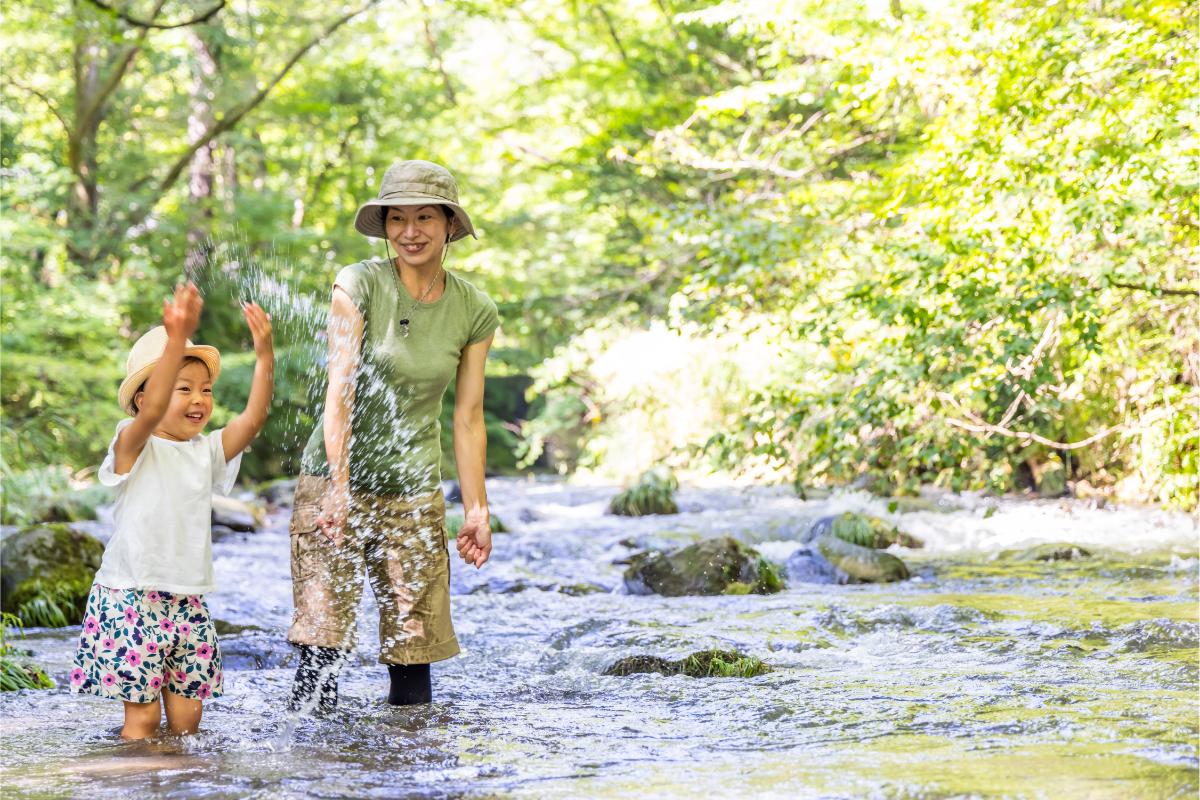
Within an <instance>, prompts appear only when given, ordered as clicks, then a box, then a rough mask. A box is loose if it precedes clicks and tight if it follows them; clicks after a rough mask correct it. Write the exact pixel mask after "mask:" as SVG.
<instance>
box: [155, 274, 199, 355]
mask: <svg viewBox="0 0 1200 800" xmlns="http://www.w3.org/2000/svg"><path fill="white" fill-rule="evenodd" d="M202 310H204V298H203V297H201V296H200V290H199V289H197V288H196V284H194V283H192V282H191V281H188V283H187V285H186V286H184V285H183V284H182V283H177V284H175V297H174V298H165V299H164V300H163V327H164V328H166V329H167V338H168V339H175V340H177V341H179V340H183V339H190V338H191V337H192V334H193V333H195V332H196V328H197V327H198V326H199V325H200V312H201V311H202Z"/></svg>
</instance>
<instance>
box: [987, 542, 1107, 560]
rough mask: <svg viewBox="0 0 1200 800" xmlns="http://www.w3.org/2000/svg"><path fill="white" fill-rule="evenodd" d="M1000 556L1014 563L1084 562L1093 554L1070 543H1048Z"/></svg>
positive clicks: (1008, 551) (1006, 552)
mask: <svg viewBox="0 0 1200 800" xmlns="http://www.w3.org/2000/svg"><path fill="white" fill-rule="evenodd" d="M1000 556H1001V558H1007V559H1010V560H1012V561H1082V560H1084V559H1085V558H1091V556H1092V553H1091V551H1090V550H1086V549H1084V548H1082V547H1080V546H1079V545H1075V544H1070V543H1068V542H1047V543H1046V544H1039V545H1037V546H1035V547H1030V548H1027V549H1025V550H1006V551H1004V552H1003V553H1001V554H1000Z"/></svg>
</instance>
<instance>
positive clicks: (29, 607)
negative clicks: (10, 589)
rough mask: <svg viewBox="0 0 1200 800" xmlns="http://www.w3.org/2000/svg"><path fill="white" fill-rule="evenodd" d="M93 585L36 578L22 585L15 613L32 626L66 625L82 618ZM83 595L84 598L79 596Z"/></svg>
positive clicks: (59, 626) (60, 626) (23, 621)
mask: <svg viewBox="0 0 1200 800" xmlns="http://www.w3.org/2000/svg"><path fill="white" fill-rule="evenodd" d="M89 588H90V585H84V584H83V583H74V584H72V583H47V582H45V581H39V580H34V581H30V582H28V583H26V584H22V586H21V594H22V597H24V598H27V599H24V600H22V601H21V603H20V604H19V605H18V606H17V610H16V614H15V616H16V617H17V618H18V619H19V620H21V622H22V623H23V624H25V625H28V626H30V627H33V628H65V627H67V626H68V625H74V624H75V623H76V622H77V621H78V620H80V619H82V618H83V612H84V610H85V609H86V606H87V594H88V590H89ZM81 597H82V600H81V599H80V598H81Z"/></svg>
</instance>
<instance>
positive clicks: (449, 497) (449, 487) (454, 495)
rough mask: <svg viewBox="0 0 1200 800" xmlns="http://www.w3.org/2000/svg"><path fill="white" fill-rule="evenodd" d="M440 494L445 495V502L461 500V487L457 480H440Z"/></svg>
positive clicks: (458, 501)
mask: <svg viewBox="0 0 1200 800" xmlns="http://www.w3.org/2000/svg"><path fill="white" fill-rule="evenodd" d="M442 494H444V495H445V496H446V502H447V503H461V502H462V489H461V488H460V487H459V485H458V481H442Z"/></svg>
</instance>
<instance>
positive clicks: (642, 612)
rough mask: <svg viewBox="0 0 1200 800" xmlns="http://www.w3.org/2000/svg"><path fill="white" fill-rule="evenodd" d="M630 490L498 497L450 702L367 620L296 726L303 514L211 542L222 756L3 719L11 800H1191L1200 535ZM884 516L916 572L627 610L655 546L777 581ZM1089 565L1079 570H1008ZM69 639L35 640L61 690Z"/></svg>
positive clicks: (22, 707) (473, 578)
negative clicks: (803, 553)
mask: <svg viewBox="0 0 1200 800" xmlns="http://www.w3.org/2000/svg"><path fill="white" fill-rule="evenodd" d="M613 492H614V489H613V488H612V487H600V486H590V487H586V486H585V487H581V486H571V485H567V484H563V483H559V482H552V481H525V480H519V479H498V480H492V481H489V495H490V498H491V500H492V504H493V509H494V511H496V513H497V514H498V515H499V516H500V517H501V518H502V520H503V521H504V522H505V523H506V524H507V525H509V526H510V527H512V528H513V532H512V533H506V534H498V535H497V536H496V537H495V542H496V546H495V553H494V559H493V561H492V562H491V563H489V564H487V565H486V566H485V567H484V568H483V569H482V570H481V571H478V572H476V571H475V570H474V569H473V568H467V567H464V566H462V565H461V563H456V564H455V565H454V572H453V577H452V590H453V595H454V596H453V603H454V619H455V624H456V627H457V630H458V634H459V639H460V642H461V643H462V645H463V650H464V652H463V654H462V655H461V656H459V657H457V658H454V659H451V660H449V661H446V662H442V663H440V664H437V665H435V666H434V692H435V702H434V703H433V704H432V705H429V706H425V707H417V708H402V709H397V708H390V707H388V706H386V705H385V704H384V702H383V696H384V694H385V691H386V674H385V671H384V670H383V668H382V667H381V666H379V665H378V664H376V663H374V645H375V641H376V638H375V637H376V633H375V629H374V623H373V622H372V617H373V609H372V608H371V601H370V599H369V596H370V593H369V592H367V593H366V595H367V598H366V599H364V605H365V608H364V610H363V614H362V621H361V625H360V632H359V645H358V651H357V661H356V662H355V663H352V664H351V665H350V666H349V667H347V669H346V670H345V672H344V673H343V677H342V682H341V698H342V699H341V705H340V706H339V708H338V709H337V711H335V712H334V713H332V714H331V715H329V716H326V717H323V718H304V719H301V720H299V721H295V720H289V719H288V717H287V715H286V714H285V713H284V706H285V703H286V700H287V696H288V691H289V687H290V682H291V677H292V672H293V670H294V666H295V654H294V652H293V651H292V650H291V649H290V648H289V647H288V645H287V644H286V643H285V642H284V632H285V630H286V627H287V625H288V623H289V617H290V613H291V585H290V581H289V578H288V554H289V546H288V538H287V533H286V523H287V511H286V509H283V510H280V511H279V512H277V513H276V514H274V515H273V516H272V517H271V521H270V524H269V525H268V526H267V528H266V529H265V530H262V531H260V532H258V533H253V534H239V535H234V536H228V537H225V538H223V539H221V540H220V541H218V542H217V543H216V544H215V546H214V553H215V559H216V562H215V566H216V573H217V579H218V583H219V585H220V588H219V590H218V591H217V592H216V593H214V594H212V595H210V597H209V604H210V608H211V610H212V612H213V614H214V616H215V617H216V618H217V619H219V620H220V621H221V630H222V633H223V637H222V648H223V651H224V654H225V661H226V673H225V674H226V696H225V697H223V698H221V699H219V700H216V701H213V702H211V703H208V704H206V711H205V718H204V724H203V730H202V732H201V734H199V735H197V736H194V737H190V738H186V739H182V740H179V739H172V738H170V737H164V738H162V739H159V740H156V741H151V742H146V743H132V744H130V743H122V742H120V741H119V740H118V738H117V736H116V733H115V732H116V730H117V728H118V727H119V724H120V718H121V710H120V706H119V704H118V703H116V702H114V701H109V700H103V699H100V698H93V697H78V696H72V695H70V694H68V693H67V691H66V690H65V689H63V688H59V689H55V690H51V691H40V692H39V691H25V692H16V693H6V694H4V695H0V714H2V719H0V746H2V747H3V752H4V753H5V757H4V759H3V766H2V768H0V782H2V784H3V787H4V796H5V797H92V796H96V795H101V796H106V797H136V798H148V797H178V798H192V797H205V798H226V797H228V798H235V797H236V798H247V797H250V798H277V797H278V798H291V797H295V798H300V797H320V798H363V797H584V796H586V797H613V798H617V797H638V798H640V797H647V796H652V797H695V796H700V795H710V796H714V797H728V796H754V797H788V798H792V797H799V798H805V797H814V798H815V797H881V798H940V797H1044V798H1063V797H1087V798H1139V797H1146V798H1166V797H1180V798H1194V797H1195V796H1196V793H1197V789H1198V786H1200V782H1198V780H1197V768H1198V763H1200V762H1198V760H1197V758H1198V739H1197V737H1198V725H1197V712H1198V705H1197V681H1198V659H1197V638H1198V635H1200V629H1198V623H1197V576H1198V568H1200V567H1198V563H1200V562H1198V560H1197V531H1196V527H1195V523H1194V521H1193V520H1192V519H1190V518H1189V517H1187V516H1185V515H1181V514H1169V513H1165V512H1160V511H1153V510H1148V509H1127V508H1124V509H1123V508H1108V509H1099V508H1094V507H1089V506H1087V505H1085V504H1083V503H1078V502H1070V503H1068V502H1059V501H1031V500H1001V501H996V500H992V499H982V498H971V497H957V498H943V502H950V503H953V507H948V508H934V509H927V510H922V511H915V512H910V513H889V512H888V511H887V509H886V507H885V505H884V503H883V502H882V501H879V500H877V499H873V498H870V497H868V496H866V495H862V494H856V493H846V494H835V495H834V496H833V497H831V498H828V499H824V500H812V501H807V502H806V501H801V500H799V499H797V498H795V497H793V496H791V493H790V492H788V491H786V490H783V489H770V488H757V489H736V488H729V487H725V488H722V487H709V488H705V489H689V490H684V491H682V492H681V493H680V495H679V500H680V506H681V513H680V514H678V515H674V516H663V517H643V518H636V519H629V518H620V517H613V516H609V515H606V514H605V513H604V511H605V506H606V503H607V501H608V499H609V498H610V497H611V496H612V494H613ZM843 509H858V510H865V511H868V512H871V513H876V514H880V515H882V516H885V517H887V518H889V519H891V520H894V521H896V522H898V523H899V525H900V527H901V528H902V529H904V530H906V531H908V532H910V533H913V534H916V535H918V536H921V537H923V538H924V539H925V540H926V543H927V547H926V548H925V549H924V550H920V551H897V552H898V554H899V555H901V556H902V557H903V558H904V559H905V561H906V562H907V563H908V564H909V567H910V569H911V570H912V572H913V578H912V579H911V580H909V581H906V582H904V583H901V584H892V585H884V586H875V585H868V586H862V585H859V586H836V585H804V584H792V585H791V586H790V587H789V588H788V589H787V590H786V591H784V592H783V593H781V594H777V595H772V596H754V595H748V596H722V597H691V598H662V597H656V596H637V595H631V594H627V593H625V592H624V591H623V588H622V579H621V576H622V570H623V567H622V566H621V565H620V564H619V563H614V562H619V561H621V560H623V559H624V558H625V557H627V556H628V555H629V554H630V553H631V552H635V551H636V550H638V549H641V548H644V547H666V546H675V545H678V544H686V543H689V542H692V541H695V540H697V539H699V538H703V537H707V536H714V535H720V534H726V533H728V534H731V535H733V536H735V537H737V538H739V539H741V540H743V541H745V542H746V543H748V544H751V545H753V546H755V547H757V548H759V549H760V551H761V552H762V553H764V554H765V555H766V556H768V557H769V558H771V559H773V560H776V561H778V562H780V563H782V562H783V561H785V560H786V558H787V556H788V555H789V554H790V553H791V551H793V550H794V549H796V548H797V547H798V545H799V539H800V537H801V535H802V534H803V532H804V531H805V530H806V529H807V528H808V526H809V524H810V523H811V522H812V521H813V520H814V519H816V518H817V517H819V516H821V515H824V514H828V513H833V512H836V511H840V510H843ZM1047 541H1069V542H1072V543H1074V544H1077V545H1082V546H1084V547H1087V548H1088V549H1090V550H1091V551H1092V553H1093V556H1092V557H1091V558H1089V559H1085V560H1082V561H1058V562H1023V561H1016V560H1013V559H1010V558H1004V557H1001V556H1000V555H999V554H1000V553H1001V551H1003V550H1004V549H1006V548H1013V547H1019V546H1024V545H1029V544H1035V543H1038V542H1047ZM75 637H76V631H74V630H36V631H32V632H30V633H29V636H28V639H27V640H26V641H25V642H24V645H25V646H27V647H28V648H30V649H31V650H32V651H33V655H34V660H35V661H36V662H37V663H38V664H40V665H42V666H43V667H45V668H46V669H48V670H49V672H50V673H51V675H52V676H53V677H54V678H55V679H56V680H57V681H58V683H59V686H60V687H62V686H64V685H65V683H66V681H65V676H66V672H67V670H68V667H69V664H70V660H71V655H72V648H73V646H74V641H75ZM710 647H720V648H734V649H738V650H741V651H743V652H745V653H747V654H750V655H754V656H758V657H760V658H762V659H763V660H764V661H766V662H767V663H768V664H769V665H770V666H771V667H772V668H773V670H772V671H771V672H770V673H768V674H766V675H763V676H760V677H757V678H751V679H738V678H723V679H722V678H708V679H695V678H689V677H684V676H673V677H664V676H660V675H636V676H632V677H625V678H619V677H606V676H604V675H602V674H601V673H602V672H603V671H604V669H605V667H606V666H608V665H609V664H610V663H612V662H613V661H615V660H617V659H618V658H621V657H623V656H627V655H633V654H653V655H661V656H666V657H669V658H679V657H681V656H683V655H686V654H687V653H689V652H693V651H695V650H699V649H704V648H710Z"/></svg>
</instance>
